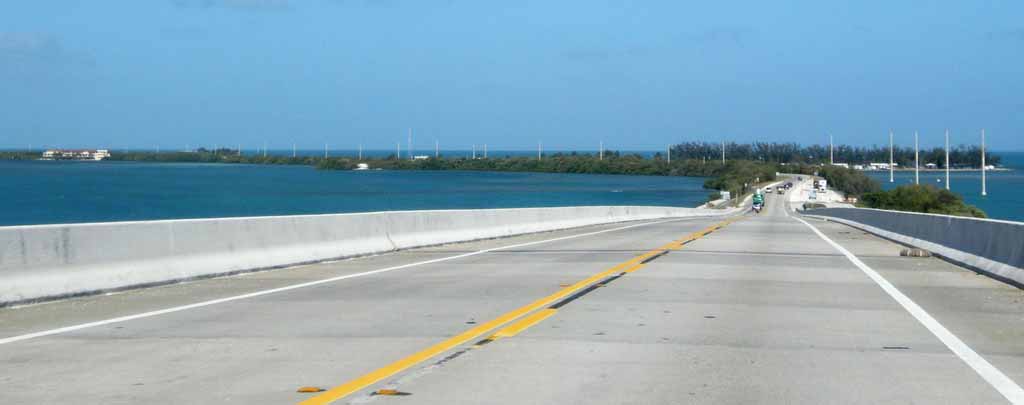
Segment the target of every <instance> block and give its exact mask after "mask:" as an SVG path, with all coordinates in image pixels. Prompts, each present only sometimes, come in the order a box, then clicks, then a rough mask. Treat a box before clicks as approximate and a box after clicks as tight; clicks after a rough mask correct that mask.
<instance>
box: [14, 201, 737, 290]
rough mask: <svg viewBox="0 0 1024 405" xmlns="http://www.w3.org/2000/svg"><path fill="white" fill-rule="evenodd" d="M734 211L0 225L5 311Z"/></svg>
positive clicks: (565, 210)
mask: <svg viewBox="0 0 1024 405" xmlns="http://www.w3.org/2000/svg"><path fill="white" fill-rule="evenodd" d="M733 212H735V211H716V210H705V209H694V208H671V207H559V208H522V209H492V210H441V211H396V212H374V213H358V214H333V215H301V216H278V217H251V218H215V219H194V220H170V221H142V222H114V223H94V224H70V225H39V226H12V227H0V305H8V304H11V303H16V302H26V301H33V300H40V299H47V298H55V297H62V296H69V295H77V294H86V293H92V292H99V291H108V290H114V289H121V288H127V287H133V286H143V285H152V284H159V283H166V282H173V281H178V280H188V279H193V278H197V277H206V276H212V275H219V274H230V273H235V272H241V271H249V270H256V269H263V268H272V267H280V266H287V265H293V264H300V263H309V262H316V261H322V260H329V259H336V258H344V257H352V256H359V255H366V254H374V253H381V252H387V251H392V250H397V249H408V248H413V247H419V246H429V245H437V244H443V243H453V242H461V241H469V240H476V239H487V238H498V237H505V236H512V235H518V234H525V233H532V232H544V231H552V230H558V229H566V228H573V227H579V226H587V225H595V224H604V223H613V222H622V221H633V220H645V219H654V218H670V217H687V216H716V215H726V214H729V213H733Z"/></svg>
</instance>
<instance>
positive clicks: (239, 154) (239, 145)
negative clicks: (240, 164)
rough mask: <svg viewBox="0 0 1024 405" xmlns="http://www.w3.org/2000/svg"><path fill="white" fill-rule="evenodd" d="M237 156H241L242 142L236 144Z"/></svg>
mask: <svg viewBox="0 0 1024 405" xmlns="http://www.w3.org/2000/svg"><path fill="white" fill-rule="evenodd" d="M238 156H242V144H238Z"/></svg>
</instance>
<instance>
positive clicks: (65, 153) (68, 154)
mask: <svg viewBox="0 0 1024 405" xmlns="http://www.w3.org/2000/svg"><path fill="white" fill-rule="evenodd" d="M108 157H110V151H108V150H106V149H95V150H91V149H47V150H46V151H44V152H43V160H103V159H106V158H108Z"/></svg>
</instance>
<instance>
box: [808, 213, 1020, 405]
mask: <svg viewBox="0 0 1024 405" xmlns="http://www.w3.org/2000/svg"><path fill="white" fill-rule="evenodd" d="M793 218H794V219H796V220H797V221H800V222H803V224H804V225H807V227H809V228H811V230H812V231H814V233H816V234H817V235H818V236H819V237H820V238H821V239H822V240H824V241H825V242H828V243H829V244H830V245H832V247H834V248H835V249H836V250H838V251H839V252H840V253H842V254H843V255H845V256H846V258H847V259H849V260H850V262H852V263H853V264H854V265H856V266H857V267H858V268H860V270H861V271H863V272H864V274H866V275H867V276H868V277H869V278H871V280H873V281H874V282H875V283H876V284H878V286H879V287H882V290H884V291H885V292H886V293H887V294H889V296H890V297H892V298H893V299H894V300H896V302H897V303H899V304H900V305H901V306H903V308H904V309H906V310H907V312H909V313H910V315H912V316H913V317H914V318H916V319H917V321H918V322H920V323H921V325H924V327H925V328H928V330H929V331H930V332H931V333H932V334H933V335H935V337H937V338H939V340H940V341H942V343H943V344H945V345H946V347H948V348H949V350H951V351H952V352H953V353H954V354H956V355H957V357H960V360H963V361H964V363H967V365H968V366H970V367H971V368H972V369H974V371H975V372H976V373H978V375H979V376H981V378H983V379H984V380H985V381H986V382H988V383H989V384H990V385H992V387H994V388H995V389H996V390H997V391H999V393H1000V394H1003V396H1004V397H1006V399H1008V400H1010V403H1012V404H1024V389H1021V387H1020V385H1017V383H1016V382H1014V381H1013V380H1011V379H1010V378H1009V377H1007V376H1006V374H1003V372H1002V371H999V369H998V368H996V367H995V366H993V365H992V363H989V362H988V360H985V358H984V357H981V355H979V354H978V353H977V352H975V351H974V350H973V349H971V348H970V346H967V344H966V343H964V342H963V341H962V340H960V338H958V337H956V335H954V334H953V333H952V332H950V331H949V329H946V327H944V326H942V324H941V323H939V321H937V320H935V318H933V317H932V316H931V315H930V314H928V312H927V311H925V310H924V308H921V307H920V306H919V305H917V303H915V302H914V301H913V300H911V299H910V298H909V297H907V296H906V295H904V294H903V293H902V292H900V290H899V289H897V288H896V287H895V286H893V285H892V283H890V282H889V281H888V280H886V279H885V278H884V277H882V275H881V274H878V272H876V271H875V270H874V269H872V268H871V267H868V265H866V264H864V262H862V261H860V259H858V258H857V256H854V254H853V253H850V251H849V250H846V248H844V247H842V246H840V245H839V244H838V243H836V242H834V241H833V240H832V239H829V238H828V237H827V236H825V234H824V233H822V232H821V231H819V230H818V228H815V227H814V226H813V225H811V224H809V223H808V222H807V221H804V220H803V219H800V218H796V217H793Z"/></svg>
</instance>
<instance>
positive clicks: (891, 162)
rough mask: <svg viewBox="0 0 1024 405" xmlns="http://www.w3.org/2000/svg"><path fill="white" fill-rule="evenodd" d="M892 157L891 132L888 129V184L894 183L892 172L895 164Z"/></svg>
mask: <svg viewBox="0 0 1024 405" xmlns="http://www.w3.org/2000/svg"><path fill="white" fill-rule="evenodd" d="M892 155H893V151H892V130H891V129H890V130H889V182H890V183H892V182H894V181H896V178H895V177H894V176H893V172H894V171H895V170H896V169H895V167H894V165H895V164H896V162H895V161H893V156H892Z"/></svg>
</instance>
